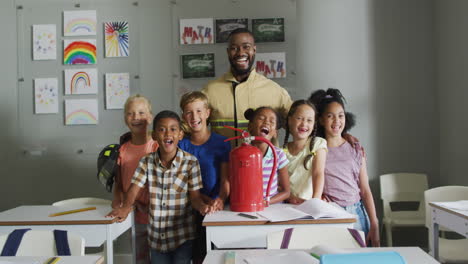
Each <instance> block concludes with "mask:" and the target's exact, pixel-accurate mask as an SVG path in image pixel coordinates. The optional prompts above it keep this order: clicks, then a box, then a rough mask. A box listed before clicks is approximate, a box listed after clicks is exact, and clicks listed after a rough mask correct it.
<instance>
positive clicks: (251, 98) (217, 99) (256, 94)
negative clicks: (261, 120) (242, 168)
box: [202, 28, 292, 137]
mask: <svg viewBox="0 0 468 264" xmlns="http://www.w3.org/2000/svg"><path fill="white" fill-rule="evenodd" d="M256 51H257V47H256V46H255V41H254V37H253V34H252V32H250V31H249V30H248V29H246V28H238V29H236V30H234V31H232V32H231V34H230V35H229V39H228V47H227V55H228V58H229V62H230V64H231V68H230V70H229V71H228V72H227V73H225V74H224V75H223V76H221V77H220V78H219V79H217V80H214V81H211V82H209V83H208V84H207V85H206V86H205V87H204V88H203V90H202V92H203V93H205V94H206V95H207V96H208V101H209V104H210V107H211V109H212V111H211V117H210V122H211V129H212V130H213V131H214V132H216V133H219V134H222V135H223V136H226V137H232V136H234V135H235V132H234V131H233V130H230V129H226V128H224V127H223V126H224V125H228V126H233V127H237V128H240V129H243V130H247V124H248V120H246V119H245V117H244V112H245V110H247V109H248V108H254V109H255V108H258V107H260V106H270V107H272V108H274V109H276V110H278V111H279V112H280V113H282V114H283V115H284V116H286V113H287V112H288V110H289V107H290V106H291V103H292V101H291V97H290V96H289V94H288V92H287V91H286V90H285V89H284V88H282V87H281V86H279V85H278V84H277V83H275V82H273V81H272V80H270V79H267V78H266V77H264V76H263V75H261V74H258V73H257V72H256V71H255V68H254V67H253V65H254V62H255V53H256Z"/></svg>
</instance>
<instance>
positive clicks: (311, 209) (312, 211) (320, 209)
mask: <svg viewBox="0 0 468 264" xmlns="http://www.w3.org/2000/svg"><path fill="white" fill-rule="evenodd" d="M295 208H296V209H297V210H300V211H302V212H304V213H306V214H309V215H311V216H312V217H313V218H315V219H317V218H322V217H330V218H354V217H356V216H355V215H353V214H350V213H348V212H346V211H345V210H344V209H341V208H338V207H335V206H333V205H331V204H329V203H327V202H324V201H322V200H320V199H317V198H313V199H310V200H307V201H305V202H303V203H302V204H300V205H298V206H296V207H295Z"/></svg>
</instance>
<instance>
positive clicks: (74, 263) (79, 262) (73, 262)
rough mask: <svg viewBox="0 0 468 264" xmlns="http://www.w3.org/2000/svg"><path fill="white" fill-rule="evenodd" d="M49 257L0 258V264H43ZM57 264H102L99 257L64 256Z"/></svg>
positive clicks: (102, 260) (102, 259) (101, 259)
mask: <svg viewBox="0 0 468 264" xmlns="http://www.w3.org/2000/svg"><path fill="white" fill-rule="evenodd" d="M49 258H50V257H0V263H2V262H3V261H4V262H6V263H12V264H14V263H18V264H24V263H40V264H42V263H45V261H47V260H48V259H49ZM58 263H59V264H103V263H104V258H103V257H101V256H66V257H62V256H61V257H60V260H59V262H58Z"/></svg>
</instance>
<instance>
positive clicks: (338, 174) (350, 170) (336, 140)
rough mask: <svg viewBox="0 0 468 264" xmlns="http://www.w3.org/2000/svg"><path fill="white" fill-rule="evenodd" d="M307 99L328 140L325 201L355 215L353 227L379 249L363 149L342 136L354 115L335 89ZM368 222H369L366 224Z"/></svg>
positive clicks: (375, 217) (321, 133) (377, 226)
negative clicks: (348, 110) (314, 109)
mask: <svg viewBox="0 0 468 264" xmlns="http://www.w3.org/2000/svg"><path fill="white" fill-rule="evenodd" d="M309 100H310V101H311V102H312V103H314V104H315V105H316V107H317V110H318V113H319V126H318V133H317V134H318V135H319V136H322V137H325V138H326V140H327V146H328V154H327V160H326V163H325V186H324V189H323V194H324V198H325V199H327V200H329V201H332V202H335V203H337V204H338V205H340V206H341V207H343V208H344V209H345V210H347V211H348V212H350V213H353V214H356V215H357V216H358V219H357V222H356V224H355V227H356V228H357V229H361V230H362V231H364V232H365V233H366V240H367V242H368V244H370V245H372V246H375V247H378V246H380V238H379V221H378V219H377V214H376V212H375V205H374V199H373V196H372V192H371V189H370V187H369V180H368V176H367V168H366V159H365V156H364V150H363V149H362V147H361V146H360V145H359V143H358V142H355V143H352V144H350V143H348V141H346V140H345V138H344V137H343V134H345V133H346V132H347V131H348V130H349V129H350V128H351V127H352V126H353V125H354V123H355V122H354V116H353V115H352V114H351V113H347V112H345V109H344V102H345V99H344V97H343V96H342V95H341V93H340V91H339V90H338V89H331V88H330V89H328V90H327V91H324V90H318V91H316V92H314V93H313V94H312V95H311V96H310V98H309ZM369 219H370V223H369Z"/></svg>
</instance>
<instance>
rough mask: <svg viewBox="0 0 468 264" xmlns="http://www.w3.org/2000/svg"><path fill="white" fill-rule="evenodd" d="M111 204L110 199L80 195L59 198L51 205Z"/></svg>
mask: <svg viewBox="0 0 468 264" xmlns="http://www.w3.org/2000/svg"><path fill="white" fill-rule="evenodd" d="M101 204H102V205H109V206H110V205H111V204H112V201H111V200H106V199H101V198H94V197H80V198H71V199H66V200H61V201H57V202H55V203H53V204H52V205H53V206H75V205H77V206H81V205H101Z"/></svg>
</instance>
